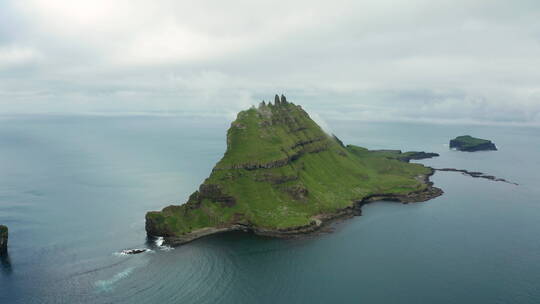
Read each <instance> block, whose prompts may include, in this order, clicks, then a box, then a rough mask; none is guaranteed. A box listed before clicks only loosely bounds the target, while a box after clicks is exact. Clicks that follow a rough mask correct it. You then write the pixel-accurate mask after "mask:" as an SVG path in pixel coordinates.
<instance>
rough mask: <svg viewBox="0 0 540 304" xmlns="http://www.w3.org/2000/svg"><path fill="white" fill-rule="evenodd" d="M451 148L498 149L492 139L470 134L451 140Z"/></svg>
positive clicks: (467, 150)
mask: <svg viewBox="0 0 540 304" xmlns="http://www.w3.org/2000/svg"><path fill="white" fill-rule="evenodd" d="M450 149H456V150H459V151H466V152H475V151H497V147H496V146H495V144H494V143H493V142H491V140H487V139H481V138H476V137H472V136H470V135H463V136H458V137H456V138H454V139H452V140H450Z"/></svg>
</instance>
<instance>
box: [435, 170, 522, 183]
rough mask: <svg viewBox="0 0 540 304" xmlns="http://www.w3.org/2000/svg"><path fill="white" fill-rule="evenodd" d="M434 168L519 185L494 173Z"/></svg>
mask: <svg viewBox="0 0 540 304" xmlns="http://www.w3.org/2000/svg"><path fill="white" fill-rule="evenodd" d="M433 170H435V171H447V172H460V173H463V174H464V175H468V176H470V177H475V178H485V179H489V180H492V181H495V182H503V183H508V184H512V185H516V186H519V184H517V183H514V182H511V181H508V180H506V179H504V178H499V177H495V176H493V175H487V174H485V173H482V172H476V171H467V170H464V169H454V168H442V169H436V168H433Z"/></svg>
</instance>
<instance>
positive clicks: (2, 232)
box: [0, 225, 8, 255]
mask: <svg viewBox="0 0 540 304" xmlns="http://www.w3.org/2000/svg"><path fill="white" fill-rule="evenodd" d="M7 246H8V227H7V226H4V225H0V255H2V254H5V253H6V252H7Z"/></svg>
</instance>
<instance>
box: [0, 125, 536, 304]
mask: <svg viewBox="0 0 540 304" xmlns="http://www.w3.org/2000/svg"><path fill="white" fill-rule="evenodd" d="M229 123H230V122H229V121H227V119H224V118H196V117H178V116H170V117H160V116H110V117H105V116H45V115H44V116H8V117H2V118H0V223H3V224H6V225H8V226H9V228H10V243H9V244H10V248H9V256H7V257H4V258H2V259H1V265H0V303H329V302H332V303H359V302H364V303H538V302H540V284H539V283H538V282H540V239H539V238H538V234H539V232H540V200H539V199H538V197H540V187H539V186H540V173H539V172H540V158H538V157H537V156H538V152H539V151H540V132H539V130H540V129H538V128H525V127H493V126H471V125H436V124H412V123H408V124H403V123H366V122H359V121H328V122H327V123H328V125H330V127H331V128H332V132H333V133H335V134H336V135H338V137H340V138H341V139H342V140H343V141H344V142H345V143H352V144H358V145H361V146H365V147H369V148H372V149H387V148H388V149H402V150H424V151H430V152H437V153H440V154H441V156H440V157H438V158H434V159H429V160H424V161H422V162H423V163H425V164H428V165H430V166H434V167H452V168H458V169H468V170H476V171H482V172H485V173H488V174H493V175H496V176H498V177H503V178H506V179H508V180H511V181H514V182H517V183H519V186H514V185H511V184H506V183H501V182H493V181H488V180H483V179H473V178H471V177H468V176H464V175H461V174H459V173H453V172H439V173H436V174H435V176H434V177H433V178H432V180H433V181H434V182H435V184H436V185H437V186H438V187H440V188H442V189H443V190H444V191H445V194H444V195H443V196H441V197H439V198H436V199H434V200H431V201H429V202H425V203H418V204H408V205H402V204H397V203H392V202H377V203H373V204H371V205H368V206H366V207H365V209H364V212H363V216H361V217H355V218H353V219H350V220H347V221H344V222H342V223H338V224H336V225H335V227H334V228H335V231H334V232H333V233H325V234H321V235H318V236H314V237H309V238H304V239H294V240H279V239H268V238H262V237H257V236H253V235H250V234H246V233H231V234H224V235H218V236H213V237H209V238H206V239H201V240H199V241H196V242H193V243H190V244H187V245H184V246H181V247H178V248H175V249H169V248H167V247H163V246H158V244H156V243H155V242H154V240H147V239H146V235H145V231H144V214H145V212H146V211H148V210H159V209H161V208H162V207H164V206H166V205H168V204H171V203H177V204H178V203H182V202H184V201H185V200H186V198H187V197H188V196H189V194H191V193H192V192H193V191H194V189H196V188H197V187H198V185H199V184H200V183H201V182H202V181H203V180H204V178H205V177H206V176H207V175H208V174H209V172H210V170H211V168H212V167H213V166H214V164H215V163H216V162H217V161H218V160H219V159H220V157H221V156H222V155H223V152H224V150H225V132H226V129H227V128H228V125H229ZM463 134H471V135H474V136H478V137H485V138H489V139H492V140H494V141H495V143H496V144H497V145H498V147H499V151H497V152H476V153H465V152H457V151H450V150H449V149H448V145H447V143H448V140H449V139H450V138H453V137H455V136H457V135H463ZM127 248H150V249H152V251H151V252H147V253H143V254H139V255H133V256H129V255H121V254H119V252H120V251H121V250H123V249H127Z"/></svg>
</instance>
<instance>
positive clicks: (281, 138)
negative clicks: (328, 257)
mask: <svg viewBox="0 0 540 304" xmlns="http://www.w3.org/2000/svg"><path fill="white" fill-rule="evenodd" d="M418 153H420V154H418ZM422 153H424V152H412V154H410V153H402V152H401V151H399V150H382V151H370V150H368V149H365V148H362V147H358V146H353V145H348V146H345V145H343V143H342V142H341V141H340V140H339V139H338V138H337V137H335V136H332V135H328V134H326V133H325V132H324V131H323V130H322V129H321V128H320V127H319V126H318V125H317V124H316V123H315V122H314V121H313V120H312V119H311V118H310V117H309V115H308V114H307V113H306V112H305V111H304V110H303V109H302V107H301V106H299V105H295V104H293V103H290V102H288V101H287V100H286V98H285V97H284V96H283V95H282V96H281V98H279V97H278V96H277V95H276V98H275V102H274V103H273V104H272V103H265V102H264V101H263V102H262V103H261V104H260V105H259V106H258V107H252V108H251V109H249V110H246V111H242V112H240V113H239V114H238V116H237V119H236V120H235V121H234V122H232V124H231V127H230V128H229V130H228V132H227V150H226V152H225V155H224V156H223V158H222V159H221V160H220V161H219V162H218V163H217V164H216V165H215V167H214V169H213V170H212V173H211V174H210V176H209V177H208V178H207V179H206V180H205V181H204V182H203V184H202V185H201V186H200V187H199V190H197V191H195V192H194V193H193V194H191V196H190V197H189V199H188V201H187V202H186V203H185V204H183V205H178V206H175V205H171V206H168V207H166V208H164V209H163V210H162V211H152V212H148V213H147V214H146V231H147V233H148V234H149V235H151V236H163V237H164V238H165V240H166V241H167V242H168V243H170V244H173V245H174V244H181V243H185V242H189V241H191V240H193V239H196V238H199V237H202V236H205V235H209V234H214V233H218V232H224V231H232V230H244V231H252V232H254V233H256V234H260V235H268V236H277V237H286V236H293V235H298V234H305V233H309V232H313V231H316V230H318V229H320V227H322V226H323V225H324V224H325V223H326V222H328V221H330V220H332V219H335V218H343V217H349V216H353V215H359V214H360V207H361V206H362V205H363V204H365V203H368V202H371V201H375V200H382V199H387V200H394V201H400V202H403V203H408V202H418V201H426V200H428V199H431V198H433V197H436V196H438V195H441V194H442V191H441V190H440V189H438V188H435V187H433V186H432V183H431V182H429V176H431V175H432V174H433V170H432V169H431V168H429V167H425V166H423V165H421V164H413V163H408V161H409V160H410V159H419V158H425V157H432V156H436V155H435V154H427V155H423V154H422Z"/></svg>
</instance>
